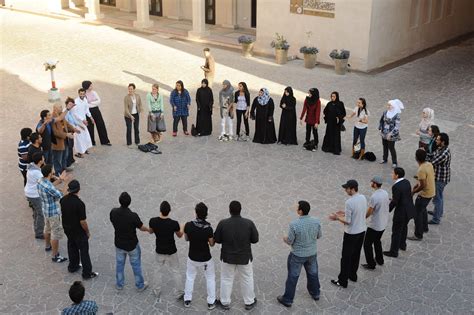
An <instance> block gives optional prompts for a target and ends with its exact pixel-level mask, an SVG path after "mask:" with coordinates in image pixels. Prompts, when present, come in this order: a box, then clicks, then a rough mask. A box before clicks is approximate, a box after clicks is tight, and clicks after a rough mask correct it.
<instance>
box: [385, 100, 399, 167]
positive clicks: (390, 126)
mask: <svg viewBox="0 0 474 315" xmlns="http://www.w3.org/2000/svg"><path fill="white" fill-rule="evenodd" d="M404 108H405V107H404V106H403V103H402V102H401V101H400V100H399V99H395V100H391V101H388V103H387V110H386V111H384V112H383V114H382V117H380V123H379V130H380V133H381V135H382V145H383V157H382V161H381V162H380V164H385V163H387V159H388V151H390V155H391V156H392V164H393V165H392V166H393V168H395V167H397V164H398V163H397V151H396V150H395V142H397V141H399V140H401V138H400V114H401V112H402V109H404Z"/></svg>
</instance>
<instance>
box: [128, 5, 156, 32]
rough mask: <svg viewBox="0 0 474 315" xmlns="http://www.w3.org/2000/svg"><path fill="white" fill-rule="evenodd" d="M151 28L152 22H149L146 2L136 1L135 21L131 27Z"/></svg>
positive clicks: (148, 10) (148, 9)
mask: <svg viewBox="0 0 474 315" xmlns="http://www.w3.org/2000/svg"><path fill="white" fill-rule="evenodd" d="M152 26H153V21H150V8H149V7H148V0H137V20H136V21H133V27H136V28H149V27H152Z"/></svg>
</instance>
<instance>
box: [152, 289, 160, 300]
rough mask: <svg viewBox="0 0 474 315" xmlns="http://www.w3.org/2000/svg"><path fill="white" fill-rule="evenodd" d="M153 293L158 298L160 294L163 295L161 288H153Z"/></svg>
mask: <svg viewBox="0 0 474 315" xmlns="http://www.w3.org/2000/svg"><path fill="white" fill-rule="evenodd" d="M153 294H154V295H155V296H156V297H157V298H159V297H160V295H161V290H159V289H153Z"/></svg>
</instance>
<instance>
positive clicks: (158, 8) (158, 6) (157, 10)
mask: <svg viewBox="0 0 474 315" xmlns="http://www.w3.org/2000/svg"><path fill="white" fill-rule="evenodd" d="M150 14H151V15H156V16H163V0H151V3H150Z"/></svg>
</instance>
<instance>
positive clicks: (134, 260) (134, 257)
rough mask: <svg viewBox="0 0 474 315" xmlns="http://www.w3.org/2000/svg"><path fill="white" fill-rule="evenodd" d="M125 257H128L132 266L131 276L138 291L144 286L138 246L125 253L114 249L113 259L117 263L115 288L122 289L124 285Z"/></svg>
mask: <svg viewBox="0 0 474 315" xmlns="http://www.w3.org/2000/svg"><path fill="white" fill-rule="evenodd" d="M127 255H128V256H129V257H130V265H131V266H132V270H133V275H134V276H135V286H136V287H137V288H138V289H141V288H143V286H144V285H145V280H144V279H143V275H142V261H141V250H140V244H137V247H135V249H134V250H132V251H130V252H127V251H126V250H123V249H120V248H117V247H115V257H116V262H117V266H116V267H117V271H116V273H115V278H116V280H117V282H116V284H117V287H120V288H123V286H124V285H125V274H124V268H125V261H126V260H127Z"/></svg>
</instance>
